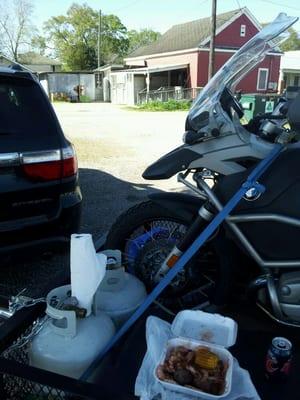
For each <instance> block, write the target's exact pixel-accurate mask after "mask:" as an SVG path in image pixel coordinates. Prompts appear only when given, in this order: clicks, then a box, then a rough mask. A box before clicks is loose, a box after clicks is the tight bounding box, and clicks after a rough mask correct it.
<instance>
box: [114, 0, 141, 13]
mask: <svg viewBox="0 0 300 400" xmlns="http://www.w3.org/2000/svg"><path fill="white" fill-rule="evenodd" d="M140 1H142V0H134V1H132V2H131V3H128V4H126V5H125V6H123V7H121V8H118V9H117V10H113V11H112V12H113V13H117V12H119V11H121V10H125V9H126V8H129V7H132V6H134V5H135V4H137V3H139V2H140Z"/></svg>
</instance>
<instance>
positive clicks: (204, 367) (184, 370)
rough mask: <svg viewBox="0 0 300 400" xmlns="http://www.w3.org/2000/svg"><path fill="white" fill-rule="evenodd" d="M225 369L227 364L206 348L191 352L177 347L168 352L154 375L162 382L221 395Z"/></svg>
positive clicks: (223, 388) (198, 348)
mask: <svg viewBox="0 0 300 400" xmlns="http://www.w3.org/2000/svg"><path fill="white" fill-rule="evenodd" d="M227 369H228V365H227V363H226V362H224V361H222V360H220V358H219V357H218V356H217V354H215V353H213V352H212V351H210V350H209V349H208V348H207V347H203V346H199V347H197V348H195V349H194V350H191V349H188V348H186V347H184V346H177V347H173V348H172V349H171V350H169V351H168V353H167V356H166V358H165V360H164V363H163V364H161V365H159V366H158V368H157V370H156V375H157V377H158V378H159V379H161V380H164V381H168V382H171V383H175V384H179V385H181V386H186V387H189V388H192V389H194V390H195V389H196V390H201V391H203V392H206V393H209V394H214V395H221V394H223V393H224V391H225V378H226V372H227Z"/></svg>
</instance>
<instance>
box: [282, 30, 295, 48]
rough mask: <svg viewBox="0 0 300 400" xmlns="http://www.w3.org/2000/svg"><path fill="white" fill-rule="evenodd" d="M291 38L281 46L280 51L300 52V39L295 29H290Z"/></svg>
mask: <svg viewBox="0 0 300 400" xmlns="http://www.w3.org/2000/svg"><path fill="white" fill-rule="evenodd" d="M289 34H290V36H289V38H288V39H287V40H286V41H284V42H283V43H282V44H281V45H280V50H282V51H290V50H300V39H299V36H298V32H297V31H296V30H295V29H294V28H290V29H289Z"/></svg>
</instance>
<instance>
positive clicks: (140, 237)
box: [106, 13, 300, 325]
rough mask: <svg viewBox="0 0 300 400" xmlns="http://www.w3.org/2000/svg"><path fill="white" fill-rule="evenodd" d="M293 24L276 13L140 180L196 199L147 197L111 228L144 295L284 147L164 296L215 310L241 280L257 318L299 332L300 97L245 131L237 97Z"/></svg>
mask: <svg viewBox="0 0 300 400" xmlns="http://www.w3.org/2000/svg"><path fill="white" fill-rule="evenodd" d="M297 20H298V18H297V17H289V16H287V15H286V14H283V13H281V14H279V15H278V17H277V18H276V19H275V20H274V21H273V22H272V23H271V24H269V25H268V26H266V27H264V28H263V29H262V30H261V31H260V32H259V33H257V34H256V35H255V36H254V37H253V38H252V39H250V40H249V41H248V42H247V43H246V44H245V45H244V46H243V47H242V48H240V49H239V50H238V51H237V52H236V53H235V54H234V55H233V57H232V58H231V59H230V60H228V61H227V63H226V64H225V65H224V66H223V67H222V68H221V69H220V70H219V71H218V72H217V73H216V74H215V75H214V77H213V78H212V79H211V80H210V81H209V82H208V84H207V85H206V87H205V88H204V89H203V90H202V91H201V92H200V94H199V95H198V98H197V99H196V100H195V101H194V103H193V105H192V107H191V109H190V111H189V113H188V116H187V120H186V132H185V134H184V137H183V142H184V144H183V145H181V146H180V147H178V148H176V149H175V150H173V151H171V152H170V153H168V154H166V155H164V156H163V157H161V158H160V159H159V160H158V161H156V162H154V163H153V164H152V165H150V166H149V167H148V168H147V169H146V170H145V172H144V173H143V177H144V178H145V179H150V180H157V179H168V178H170V177H172V176H174V175H175V174H178V181H179V182H181V183H182V184H184V185H185V186H186V187H187V188H188V189H189V191H191V192H193V195H192V194H190V193H189V194H181V193H156V194H151V195H149V200H148V201H146V202H143V203H141V204H138V205H136V206H134V207H133V208H131V209H129V210H128V211H126V212H125V213H124V214H122V215H121V216H120V217H119V218H118V219H117V221H116V222H115V224H114V225H113V226H112V228H111V230H110V232H109V234H108V236H107V242H106V246H107V247H108V248H118V249H121V250H122V252H123V254H124V259H125V262H126V265H127V268H128V270H129V271H130V272H133V273H135V274H136V275H137V276H138V277H140V278H141V279H142V280H143V281H144V283H145V284H146V285H147V287H148V288H149V289H151V288H152V287H153V286H154V285H155V284H156V283H157V282H158V281H159V280H160V279H161V278H162V277H163V276H164V275H165V274H166V272H167V271H168V270H169V268H172V266H174V265H175V263H176V261H177V260H178V259H179V258H180V256H181V254H182V253H183V252H184V251H185V250H186V249H187V248H188V247H189V246H190V245H191V244H192V243H193V241H194V240H195V239H196V238H197V237H198V236H199V234H200V233H201V231H203V229H204V228H205V227H206V226H207V225H208V224H209V222H210V221H211V220H212V219H213V218H214V216H215V215H216V213H217V212H219V211H220V210H222V207H223V205H224V204H225V203H226V202H227V201H228V200H229V199H230V198H231V197H232V195H233V194H234V193H235V192H236V191H237V190H238V189H239V187H240V186H241V184H242V183H243V182H244V181H245V179H246V178H247V176H248V175H249V173H250V171H251V170H252V169H253V168H254V166H255V165H256V164H257V163H258V162H259V161H260V160H262V159H264V158H265V157H266V156H267V155H268V154H269V153H270V152H271V150H272V149H273V148H274V146H276V145H277V144H278V143H280V144H282V145H283V150H282V152H281V154H280V156H279V157H278V158H277V159H276V160H275V162H274V163H273V164H272V166H271V168H269V169H268V170H267V171H266V172H265V173H264V174H263V176H262V178H261V180H260V182H259V183H260V184H262V185H264V187H265V188H266V191H265V192H264V193H261V192H260V191H259V190H258V188H257V186H255V187H253V188H251V189H249V190H248V191H247V192H246V194H245V196H244V198H243V199H242V201H240V203H239V204H238V206H237V207H236V208H235V209H234V211H233V212H232V213H231V214H230V215H229V216H228V217H227V219H226V220H225V222H224V223H223V224H222V226H221V227H220V228H219V229H218V230H217V232H216V233H215V234H214V235H213V236H212V237H210V238H209V240H208V241H207V242H206V243H205V245H204V246H203V247H202V248H201V250H200V251H199V254H197V256H196V257H194V259H193V260H192V261H191V262H190V263H189V264H188V265H187V266H186V267H185V268H184V271H183V272H181V273H180V274H178V275H177V276H176V278H175V279H174V280H173V282H172V283H171V285H170V287H169V288H168V290H167V292H166V293H164V295H165V297H167V298H173V299H176V300H178V299H182V300H186V301H190V300H191V299H192V300H191V301H193V300H195V299H193V294H197V296H196V297H197V299H196V301H197V302H198V304H199V303H201V302H203V303H205V302H209V303H218V304H220V303H222V302H225V301H227V299H228V298H229V296H230V295H232V293H233V292H234V291H235V290H237V289H236V288H237V286H235V284H236V281H237V276H239V275H243V276H242V281H243V282H244V283H246V286H243V287H245V288H246V290H244V289H243V291H244V293H245V294H247V296H248V295H249V294H251V296H254V298H255V299H256V301H257V304H258V305H259V307H260V308H261V309H262V310H263V311H265V312H266V313H267V314H268V315H269V316H270V317H272V318H273V319H275V320H276V321H277V322H280V323H283V324H287V325H299V324H300V252H299V249H298V235H299V234H300V197H299V193H300V145H299V140H300V112H299V110H300V95H298V96H297V97H296V98H295V99H294V100H287V99H285V98H281V99H279V101H278V104H277V106H276V107H275V109H274V111H273V112H272V113H264V114H259V115H257V116H254V118H253V119H252V120H251V121H250V122H248V123H247V124H244V125H243V124H242V123H241V121H242V117H243V115H244V111H243V108H242V106H241V104H240V103H239V101H238V100H237V98H236V97H235V96H234V94H233V93H234V89H235V87H236V85H237V83H238V82H239V81H240V80H241V79H242V78H243V77H244V76H245V75H246V74H248V73H249V72H250V71H251V70H252V69H253V68H254V67H255V66H256V65H257V64H259V63H260V62H261V61H262V60H263V59H264V58H265V56H266V54H267V53H268V52H270V51H275V52H276V51H279V50H278V45H279V43H281V42H282V40H284V39H286V37H287V35H286V31H287V29H288V28H289V27H290V26H292V25H293V24H294V23H295V22H296V21H297ZM190 178H191V179H190ZM240 265H243V268H241V267H240ZM246 267H247V268H246ZM199 294H200V298H201V299H199ZM191 296H192V297H191ZM185 306H186V303H185Z"/></svg>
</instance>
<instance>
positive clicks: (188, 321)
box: [154, 310, 237, 399]
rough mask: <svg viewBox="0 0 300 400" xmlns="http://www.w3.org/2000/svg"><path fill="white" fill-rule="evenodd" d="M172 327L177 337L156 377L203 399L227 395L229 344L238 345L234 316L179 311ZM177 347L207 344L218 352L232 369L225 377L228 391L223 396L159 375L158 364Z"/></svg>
mask: <svg viewBox="0 0 300 400" xmlns="http://www.w3.org/2000/svg"><path fill="white" fill-rule="evenodd" d="M171 330H172V333H173V334H174V336H177V337H175V338H173V339H170V340H169V341H168V342H167V344H166V347H165V349H164V351H163V354H162V356H161V359H160V361H159V363H158V364H157V365H156V367H155V370H154V377H155V379H156V380H157V381H158V382H160V383H161V384H162V385H163V386H164V387H165V388H166V389H169V390H172V391H175V392H180V393H184V394H186V395H190V396H194V397H199V398H202V399H219V398H222V397H225V396H227V395H228V394H229V393H230V391H231V382H232V369H233V357H232V355H231V353H230V352H229V351H228V350H227V349H226V347H230V346H232V345H234V343H235V341H236V336H237V324H236V322H235V321H233V320H232V319H231V318H227V317H223V316H222V315H219V314H208V313H205V312H203V311H192V310H185V311H181V312H180V313H178V314H177V316H176V317H175V319H174V321H173V323H172V327H171ZM176 346H184V347H187V348H188V349H191V350H193V349H195V348H196V347H198V346H203V347H207V348H208V349H209V350H211V351H212V352H214V353H215V354H217V356H218V357H219V358H220V359H221V360H222V361H225V362H227V363H228V369H227V372H226V377H225V390H224V393H223V394H221V395H213V394H209V393H206V392H202V391H201V390H197V389H191V388H189V387H185V386H181V385H179V384H176V383H171V382H166V381H163V380H160V379H159V378H158V377H157V374H156V370H157V367H158V366H159V365H161V364H163V362H164V360H165V358H166V355H167V353H168V352H169V351H170V350H171V349H172V348H174V347H176Z"/></svg>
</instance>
